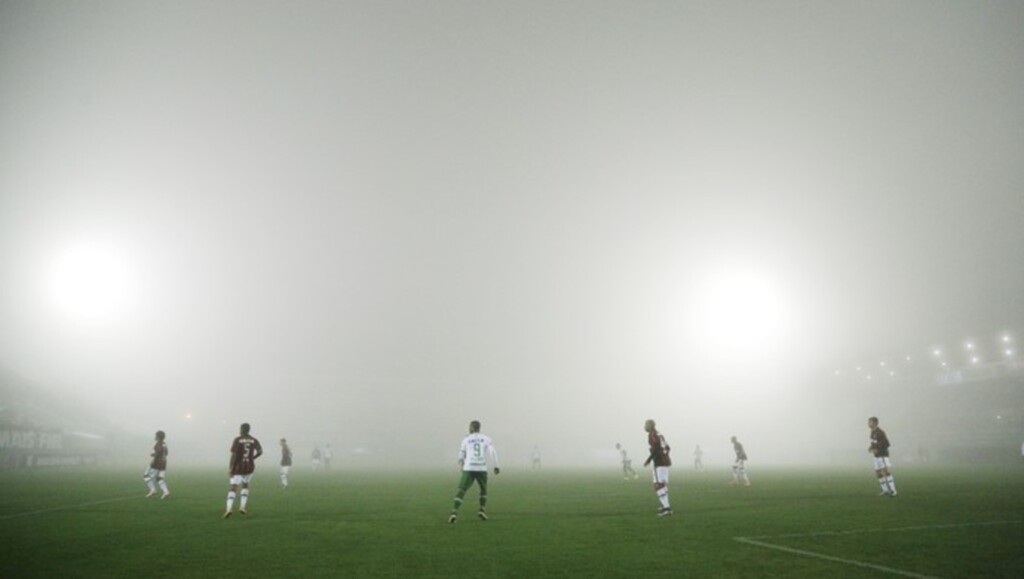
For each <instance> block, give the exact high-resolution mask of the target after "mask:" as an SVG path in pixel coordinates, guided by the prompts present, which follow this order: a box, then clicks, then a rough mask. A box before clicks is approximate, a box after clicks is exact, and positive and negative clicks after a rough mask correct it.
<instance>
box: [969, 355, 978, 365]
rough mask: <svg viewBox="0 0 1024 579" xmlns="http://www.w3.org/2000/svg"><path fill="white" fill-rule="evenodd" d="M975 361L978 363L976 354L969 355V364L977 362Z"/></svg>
mask: <svg viewBox="0 0 1024 579" xmlns="http://www.w3.org/2000/svg"><path fill="white" fill-rule="evenodd" d="M977 363H978V357H977V356H971V364H977Z"/></svg>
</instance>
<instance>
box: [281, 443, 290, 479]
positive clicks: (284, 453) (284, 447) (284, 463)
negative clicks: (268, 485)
mask: <svg viewBox="0 0 1024 579" xmlns="http://www.w3.org/2000/svg"><path fill="white" fill-rule="evenodd" d="M291 468H292V449H291V448H289V447H288V441H287V440H285V439H283V438H282V439H281V471H280V474H281V488H282V489H286V488H288V471H289V470H291Z"/></svg>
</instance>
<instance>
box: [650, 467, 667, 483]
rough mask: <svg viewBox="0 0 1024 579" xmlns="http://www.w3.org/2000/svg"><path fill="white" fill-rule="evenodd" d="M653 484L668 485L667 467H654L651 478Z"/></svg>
mask: <svg viewBox="0 0 1024 579" xmlns="http://www.w3.org/2000/svg"><path fill="white" fill-rule="evenodd" d="M652 479H653V482H654V483H655V484H657V483H662V484H666V485H667V484H668V467H667V466H656V467H654V474H653V476H652Z"/></svg>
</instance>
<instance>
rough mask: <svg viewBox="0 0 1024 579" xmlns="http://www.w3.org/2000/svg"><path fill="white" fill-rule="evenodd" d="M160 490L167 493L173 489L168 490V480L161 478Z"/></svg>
mask: <svg viewBox="0 0 1024 579" xmlns="http://www.w3.org/2000/svg"><path fill="white" fill-rule="evenodd" d="M160 490H161V491H163V493H164V494H165V495H168V494H171V491H169V490H167V481H165V480H164V479H160Z"/></svg>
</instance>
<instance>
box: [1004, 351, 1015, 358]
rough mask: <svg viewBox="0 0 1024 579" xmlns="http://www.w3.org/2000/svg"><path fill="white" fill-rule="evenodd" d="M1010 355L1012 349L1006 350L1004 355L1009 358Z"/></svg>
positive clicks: (1011, 354)
mask: <svg viewBox="0 0 1024 579" xmlns="http://www.w3.org/2000/svg"><path fill="white" fill-rule="evenodd" d="M1011 356H1013V350H1006V357H1007V358H1009V357H1011Z"/></svg>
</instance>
